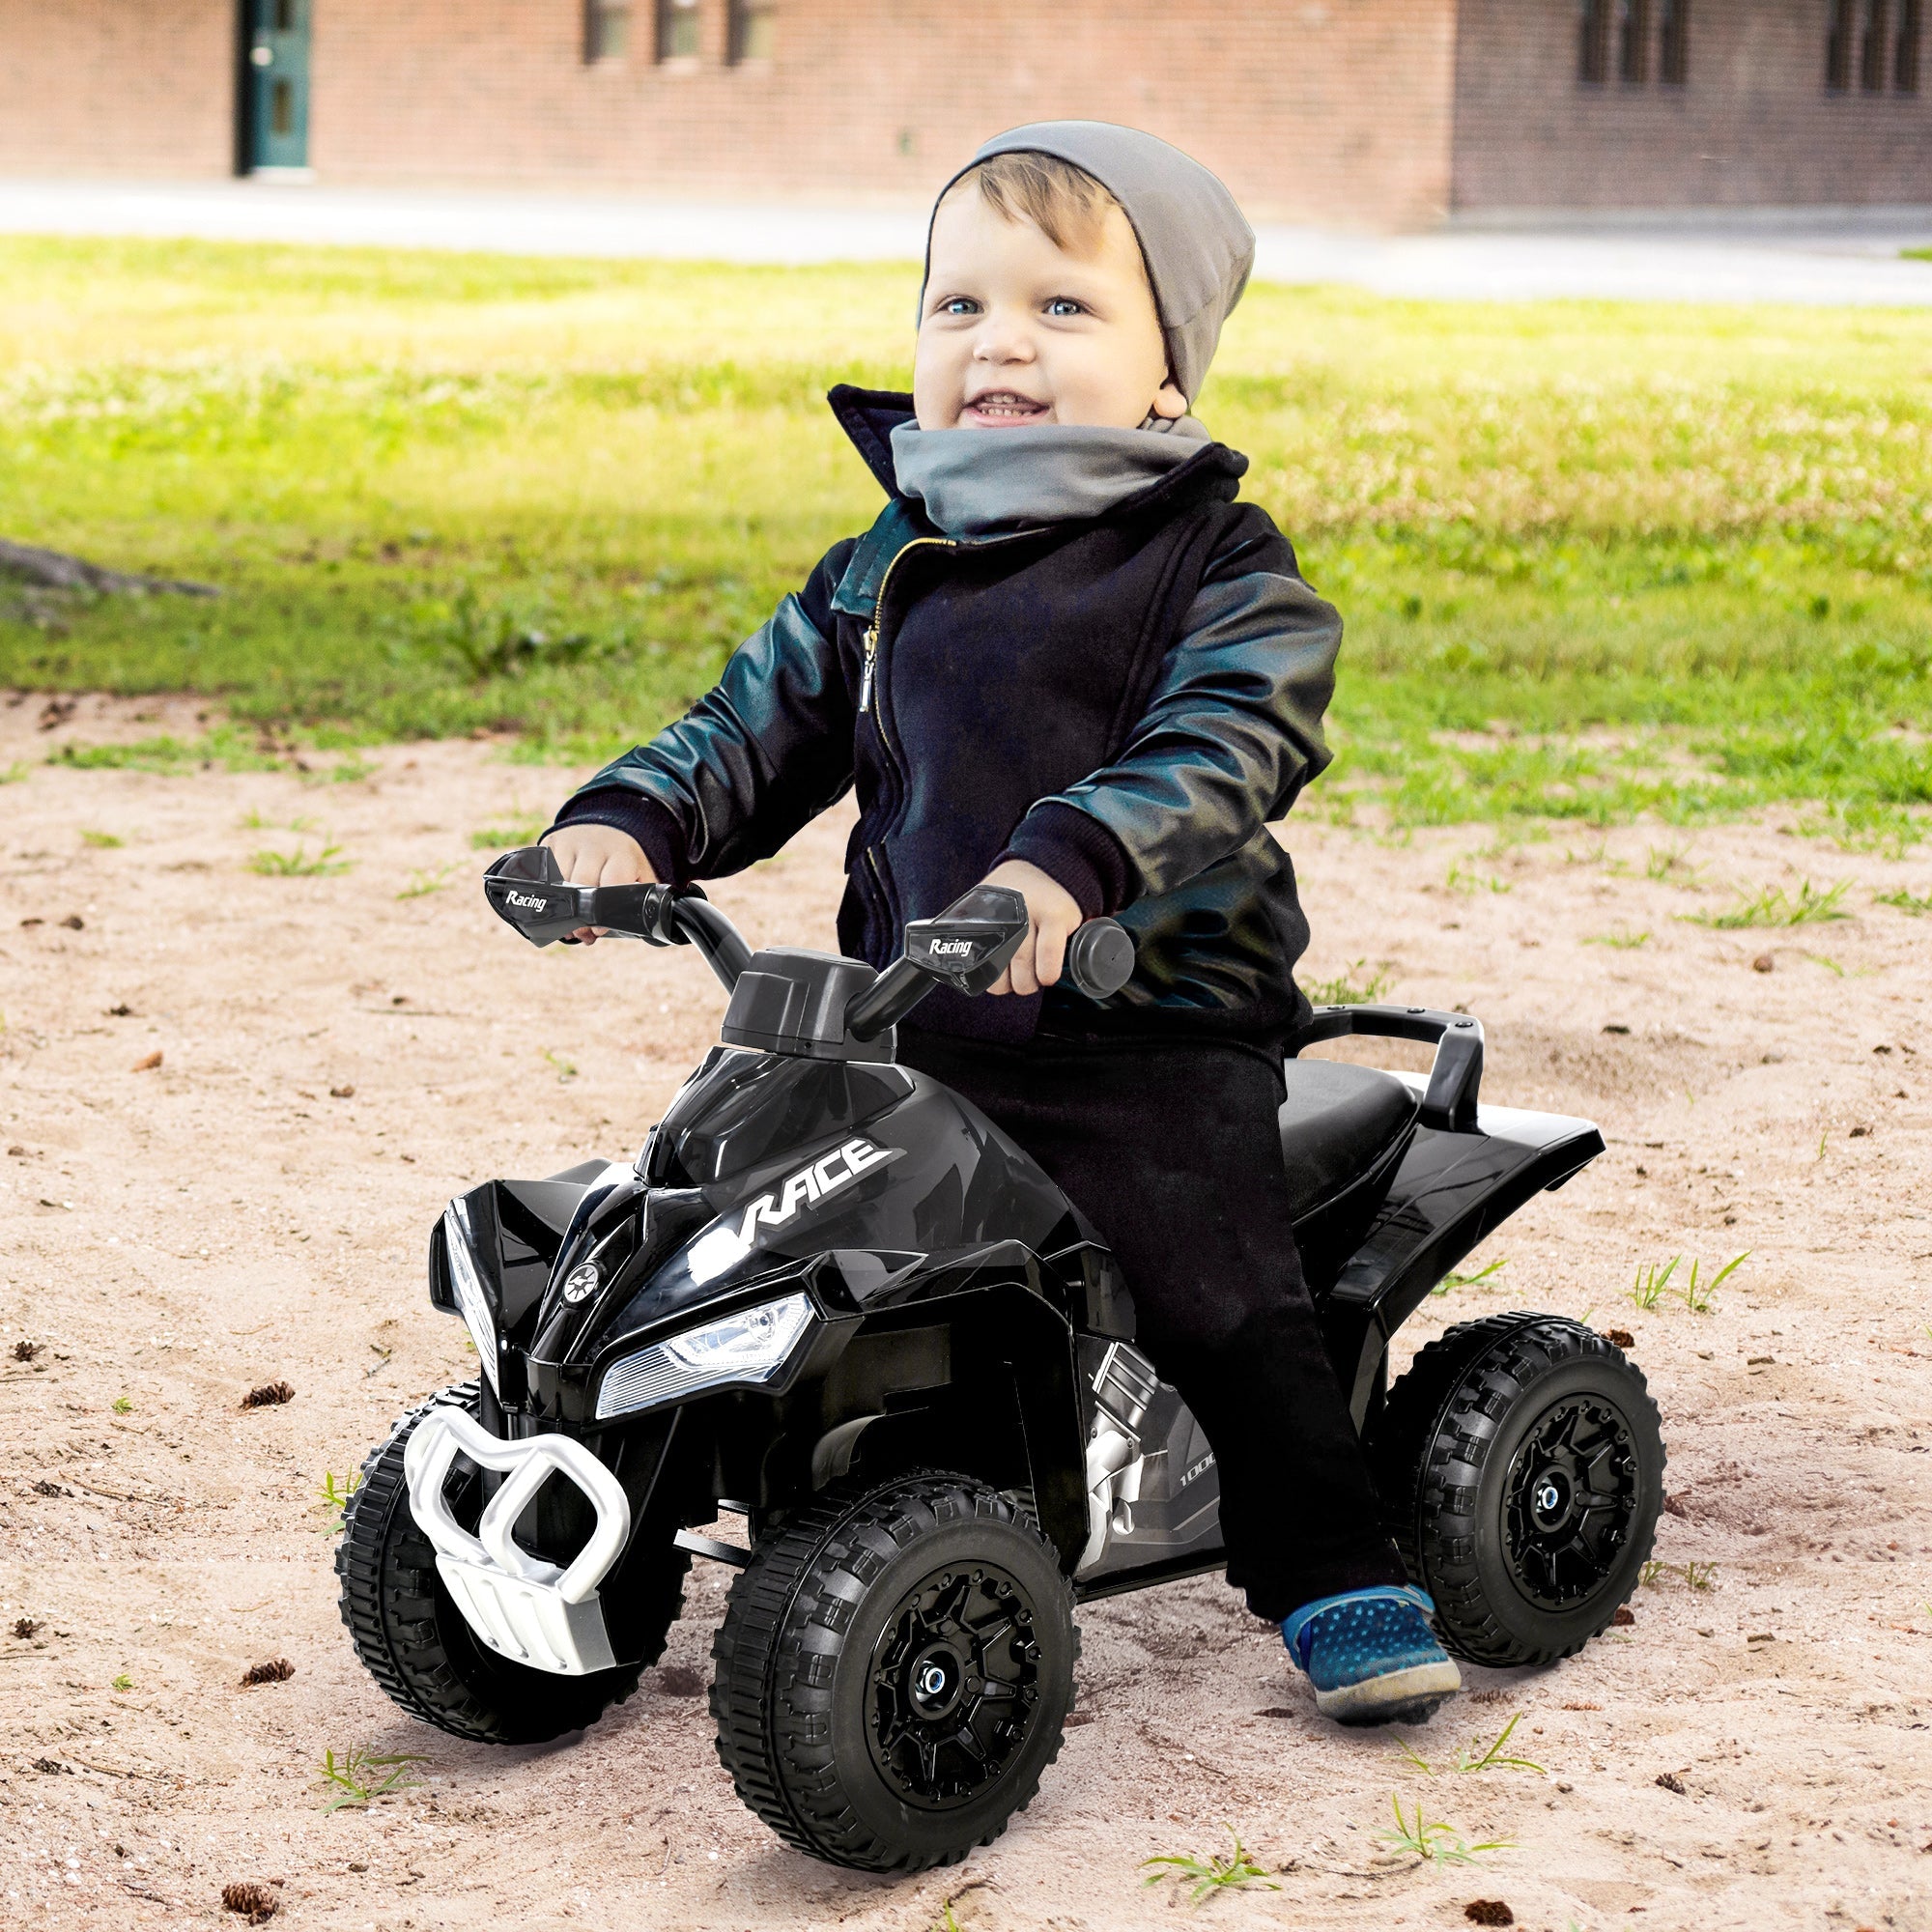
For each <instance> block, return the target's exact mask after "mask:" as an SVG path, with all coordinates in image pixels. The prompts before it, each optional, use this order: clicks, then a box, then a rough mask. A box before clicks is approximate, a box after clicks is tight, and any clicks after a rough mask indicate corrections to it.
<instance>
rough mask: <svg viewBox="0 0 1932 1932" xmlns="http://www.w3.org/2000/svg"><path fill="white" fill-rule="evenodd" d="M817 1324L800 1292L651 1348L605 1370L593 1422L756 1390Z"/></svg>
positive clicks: (771, 1376) (722, 1316) (744, 1310)
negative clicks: (704, 1392) (701, 1394)
mask: <svg viewBox="0 0 1932 1932" xmlns="http://www.w3.org/2000/svg"><path fill="white" fill-rule="evenodd" d="M816 1319H817V1318H816V1317H815V1316H814V1314H813V1313H812V1307H811V1297H810V1295H809V1294H807V1293H804V1292H803V1291H802V1290H801V1291H800V1292H799V1293H795V1294H787V1295H783V1296H781V1298H780V1299H778V1300H777V1301H761V1302H759V1303H758V1304H757V1305H756V1306H755V1307H753V1308H741V1309H739V1310H738V1311H737V1312H736V1313H735V1314H732V1315H721V1316H720V1317H719V1318H718V1319H717V1321H707V1322H705V1323H704V1324H703V1325H702V1326H701V1327H697V1328H687V1329H686V1330H685V1331H684V1333H683V1334H682V1335H673V1336H671V1337H670V1338H669V1339H668V1341H664V1342H655V1343H653V1344H652V1345H651V1346H650V1347H649V1348H648V1349H639V1350H638V1351H637V1353H636V1354H634V1355H626V1356H624V1357H623V1359H622V1360H621V1361H618V1362H615V1363H613V1364H612V1365H611V1367H610V1368H609V1369H607V1370H606V1371H605V1374H604V1382H603V1386H602V1387H601V1388H600V1389H599V1390H598V1391H597V1419H598V1420H599V1421H600V1422H602V1421H604V1420H606V1419H607V1418H608V1417H610V1416H613V1415H631V1414H635V1413H636V1412H637V1411H638V1410H639V1409H640V1408H655V1407H656V1406H658V1405H659V1404H660V1403H666V1402H674V1401H676V1400H678V1399H679V1398H680V1397H683V1396H688V1395H695V1394H696V1393H697V1392H698V1391H699V1390H700V1389H710V1388H725V1387H731V1386H737V1387H750V1388H758V1387H761V1386H762V1385H763V1384H765V1383H766V1382H769V1381H771V1380H772V1379H773V1378H775V1377H776V1376H777V1375H778V1374H779V1372H780V1371H781V1369H782V1368H783V1367H784V1366H785V1364H786V1363H787V1362H788V1361H790V1359H791V1357H792V1354H793V1352H794V1351H795V1350H796V1349H797V1347H798V1344H799V1340H800V1338H801V1337H802V1336H803V1335H804V1334H805V1332H806V1330H807V1329H808V1328H810V1326H811V1325H812V1323H813V1321H815V1320H816Z"/></svg>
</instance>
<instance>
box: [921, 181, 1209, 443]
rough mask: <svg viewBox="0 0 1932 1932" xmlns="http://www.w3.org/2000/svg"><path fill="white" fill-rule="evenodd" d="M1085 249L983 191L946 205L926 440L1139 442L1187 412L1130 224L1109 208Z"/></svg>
mask: <svg viewBox="0 0 1932 1932" xmlns="http://www.w3.org/2000/svg"><path fill="white" fill-rule="evenodd" d="M1081 240H1082V241H1087V242H1088V243H1089V245H1088V246H1087V247H1086V248H1085V249H1084V251H1082V252H1074V251H1072V250H1070V249H1066V248H1062V247H1059V246H1057V245H1056V244H1055V243H1054V241H1052V240H1051V239H1050V238H1049V237H1048V236H1046V235H1045V234H1043V233H1042V232H1041V231H1040V230H1039V229H1038V228H1037V227H1035V226H1034V224H1033V223H1032V222H1031V221H1024V220H1019V221H1012V220H1009V219H1008V218H1007V217H1006V216H1005V215H1004V214H1002V213H1000V212H999V210H998V209H996V208H994V207H993V206H992V205H991V204H990V203H989V202H988V201H987V200H986V199H985V197H984V196H983V195H981V194H980V193H979V192H978V191H977V190H976V189H975V188H974V186H973V185H972V184H971V183H970V182H968V183H965V184H962V186H961V188H960V189H959V190H956V191H955V192H953V193H952V194H949V195H948V196H947V197H946V199H945V200H944V201H943V202H941V203H940V205H939V211H938V213H937V214H936V215H935V217H934V219H933V224H932V250H931V255H930V269H929V271H928V273H927V276H926V285H925V298H924V302H923V307H922V310H921V316H920V327H919V344H918V347H917V349H916V350H915V352H914V356H913V378H912V392H913V408H914V411H915V412H916V413H917V415H918V417H919V426H920V428H921V429H1021V428H1027V427H1030V426H1034V425H1037V424H1040V423H1088V424H1098V425H1102V426H1105V427H1110V428H1114V429H1135V428H1138V427H1139V426H1140V424H1142V423H1143V422H1145V421H1146V420H1147V418H1148V415H1149V413H1150V412H1153V413H1155V414H1158V415H1162V416H1169V417H1174V416H1180V415H1184V414H1185V413H1186V412H1187V401H1186V398H1185V397H1183V396H1182V395H1181V393H1180V391H1179V389H1177V388H1176V387H1175V386H1174V384H1172V383H1171V382H1170V381H1169V380H1168V373H1167V346H1166V343H1165V341H1164V340H1163V338H1162V336H1161V329H1160V317H1159V315H1158V314H1157V312H1156V311H1155V308H1154V302H1153V291H1152V290H1151V288H1150V287H1149V286H1148V278H1147V270H1146V267H1145V266H1144V264H1143V263H1142V260H1141V250H1140V243H1139V242H1138V241H1135V239H1134V231H1133V228H1132V226H1131V225H1130V224H1129V222H1128V220H1127V217H1126V216H1125V215H1124V214H1123V213H1122V212H1121V211H1120V209H1119V208H1118V207H1114V206H1108V207H1107V208H1106V209H1105V210H1104V212H1103V213H1100V214H1099V215H1098V216H1097V217H1096V219H1095V221H1094V225H1093V228H1092V231H1091V233H1090V234H1089V235H1088V236H1085V237H1082V238H1081Z"/></svg>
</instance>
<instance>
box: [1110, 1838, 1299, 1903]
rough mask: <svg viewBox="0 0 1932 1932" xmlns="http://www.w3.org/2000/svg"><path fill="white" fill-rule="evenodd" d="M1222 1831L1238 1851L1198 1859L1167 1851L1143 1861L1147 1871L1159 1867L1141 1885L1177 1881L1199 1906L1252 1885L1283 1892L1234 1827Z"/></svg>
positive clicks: (1142, 1865)
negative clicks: (1149, 1868)
mask: <svg viewBox="0 0 1932 1932" xmlns="http://www.w3.org/2000/svg"><path fill="white" fill-rule="evenodd" d="M1222 1829H1223V1830H1224V1831H1225V1832H1226V1833H1227V1834H1228V1835H1229V1837H1231V1838H1232V1839H1234V1841H1235V1845H1234V1850H1233V1851H1231V1852H1226V1853H1221V1852H1216V1853H1213V1854H1211V1855H1210V1856H1209V1857H1208V1858H1205V1859H1203V1858H1198V1857H1196V1856H1195V1855H1194V1854H1193V1853H1192V1852H1166V1853H1162V1854H1161V1855H1160V1856H1159V1857H1157V1858H1151V1859H1143V1860H1142V1861H1141V1867H1142V1869H1143V1870H1146V1868H1147V1867H1148V1866H1149V1865H1152V1866H1154V1867H1155V1869H1154V1870H1152V1871H1151V1872H1148V1875H1147V1877H1146V1878H1144V1879H1143V1880H1142V1881H1141V1883H1142V1884H1143V1885H1144V1886H1145V1885H1159V1884H1160V1883H1161V1881H1162V1880H1163V1879H1170V1878H1171V1879H1175V1880H1177V1881H1179V1884H1180V1885H1182V1886H1183V1887H1185V1888H1186V1890H1187V1902H1188V1904H1190V1905H1199V1904H1201V1903H1202V1902H1203V1901H1204V1900H1207V1899H1209V1898H1215V1897H1218V1896H1219V1895H1220V1894H1221V1893H1222V1892H1224V1891H1239V1890H1243V1889H1246V1888H1247V1887H1249V1886H1257V1887H1259V1888H1260V1889H1262V1890H1263V1891H1279V1890H1280V1889H1281V1887H1280V1886H1278V1885H1277V1884H1276V1883H1275V1882H1274V1880H1273V1879H1272V1878H1271V1877H1270V1876H1269V1873H1268V1869H1267V1867H1266V1866H1265V1865H1261V1864H1257V1863H1256V1862H1255V1861H1254V1860H1253V1859H1252V1858H1251V1857H1249V1855H1248V1850H1247V1847H1246V1846H1245V1845H1243V1844H1242V1843H1241V1840H1240V1834H1239V1833H1237V1832H1236V1830H1235V1828H1234V1827H1233V1826H1232V1825H1226V1826H1223V1827H1222Z"/></svg>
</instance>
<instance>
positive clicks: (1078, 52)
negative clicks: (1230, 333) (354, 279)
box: [0, 0, 1932, 227]
mask: <svg viewBox="0 0 1932 1932" xmlns="http://www.w3.org/2000/svg"><path fill="white" fill-rule="evenodd" d="M312 3H313V15H314V30H313V45H312V60H311V71H312V82H313V92H312V98H311V103H310V113H309V128H310V149H309V156H310V159H311V161H312V162H313V164H314V166H315V168H316V171H317V173H318V174H319V175H320V176H321V177H322V178H323V179H324V180H333V181H343V182H362V183H370V184H374V183H379V182H394V183H402V182H418V183H438V182H469V183H476V184H479V185H480V184H486V183H490V184H508V183H526V184H529V185H547V186H561V185H572V184H578V185H595V186H603V187H610V188H613V189H628V190H633V191H645V192H652V191H656V192H664V193H670V194H694V193H697V194H702V193H710V194H720V195H755V196H773V195H776V196H786V195H799V196H817V197H826V198H850V197H854V196H862V197H879V198H882V199H890V200H894V201H902V202H912V201H918V200H920V199H923V197H924V196H925V195H926V194H928V193H929V192H930V191H931V189H932V188H933V186H934V185H936V183H937V182H938V181H939V179H940V178H941V177H942V176H943V175H944V173H946V172H947V171H948V170H949V169H951V168H952V166H954V165H955V164H956V163H957V162H958V161H959V159H960V158H961V157H963V156H965V155H966V154H968V153H970V152H971V150H972V148H973V147H974V146H975V145H976V144H977V143H978V142H979V141H980V139H981V138H982V137H983V136H984V135H986V134H988V133H990V132H992V131H994V130H996V129H998V128H1004V127H1009V126H1011V125H1012V124H1014V123H1015V122H1018V121H1023V120H1033V119H1045V118H1049V117H1055V116H1061V115H1086V116H1094V117H1097V118H1101V119H1107V120H1117V121H1124V122H1128V123H1131V124H1133V125H1135V126H1137V127H1143V128H1151V129H1152V130H1153V131H1155V132H1156V133H1160V134H1165V135H1166V136H1167V137H1168V138H1169V139H1171V140H1174V141H1176V142H1178V143H1179V145H1180V146H1182V147H1184V148H1186V149H1187V150H1188V151H1189V152H1190V153H1192V154H1195V155H1198V156H1200V157H1201V159H1203V160H1204V161H1206V162H1207V163H1208V165H1209V166H1210V167H1212V168H1214V169H1215V170H1216V171H1217V172H1218V173H1219V174H1221V175H1222V176H1223V178H1224V179H1225V180H1226V181H1227V182H1228V183H1229V185H1231V186H1232V187H1233V188H1234V189H1235V191H1236V194H1237V195H1238V196H1239V197H1240V198H1241V200H1242V202H1243V204H1244V205H1245V206H1246V207H1247V208H1248V210H1249V212H1250V213H1252V214H1254V215H1255V216H1256V217H1257V218H1263V219H1265V218H1270V217H1274V218H1295V217H1303V218H1314V219H1317V220H1327V221H1338V222H1354V221H1361V222H1368V223H1371V224H1374V225H1378V226H1390V227H1414V226H1425V225H1427V224H1429V223H1431V222H1433V221H1434V220H1435V219H1437V218H1439V216H1440V215H1441V214H1442V213H1444V212H1445V211H1446V210H1447V209H1448V208H1450V207H1452V206H1453V207H1456V208H1462V209H1470V210H1479V209H1494V208H1560V207H1583V208H1588V207H1610V206H1637V207H1655V206H1668V205H1690V206H1696V205H1712V204H1726V203H1728V204H1749V203H1772V204H1791V203H1814V204H1815V203H1821V202H1822V203H1831V202H1885V201H1911V202H1917V201H1925V200H1932V45H1928V46H1927V48H1926V49H1925V50H1924V51H1923V53H1922V55H1921V61H1922V65H1923V69H1924V71H1923V73H1922V75H1921V84H1920V90H1919V92H1918V93H1917V94H1912V93H1906V92H1901V91H1899V90H1897V89H1896V88H1893V87H1891V86H1889V85H1888V87H1887V88H1886V89H1885V90H1883V91H1881V92H1879V93H1869V92H1866V91H1865V90H1864V89H1863V88H1861V86H1860V84H1859V76H1857V75H1856V74H1854V76H1853V78H1852V84H1851V86H1850V87H1849V88H1848V89H1847V90H1845V91H1844V92H1841V93H1836V94H1833V93H1831V92H1829V91H1828V90H1827V88H1826V85H1825V42H1826V34H1827V22H1828V16H1829V14H1830V12H1831V9H1832V5H1833V0H1688V4H1689V6H1690V14H1689V18H1690V43H1689V44H1690V71H1689V75H1688V79H1687V81H1686V84H1685V85H1683V86H1681V87H1672V86H1664V85H1662V84H1661V83H1660V81H1659V79H1658V77H1657V74H1656V67H1657V55H1656V46H1655V43H1656V39H1657V35H1658V32H1659V30H1660V27H1661V22H1662V16H1663V14H1665V12H1666V11H1667V10H1668V8H1669V7H1670V6H1671V5H1672V4H1673V0H1601V4H1602V11H1603V13H1604V15H1605V18H1606V19H1608V20H1611V21H1614V19H1615V18H1616V17H1617V16H1618V15H1619V14H1621V13H1622V11H1623V9H1624V6H1625V5H1626V4H1630V5H1634V6H1635V7H1636V8H1637V9H1638V10H1639V11H1640V12H1642V13H1644V14H1646V15H1647V16H1648V17H1649V19H1650V21H1651V26H1652V33H1651V39H1652V55H1651V77H1650V78H1649V79H1648V80H1647V81H1646V82H1645V83H1644V84H1642V85H1639V86H1632V85H1626V84H1624V83H1622V82H1621V81H1620V80H1619V79H1618V78H1617V77H1616V73H1615V67H1614V49H1612V65H1611V71H1610V75H1609V78H1608V79H1607V80H1606V81H1605V83H1604V84H1603V85H1601V86H1592V87H1586V86H1582V85H1579V83H1578V77H1577V52H1578V45H1577V41H1578V30H1577V22H1578V16H1579V12H1580V11H1581V7H1582V0H1164V4H1162V0H981V4H980V6H979V7H977V8H976V9H974V10H973V11H972V12H970V13H968V12H966V11H964V10H962V9H961V8H959V7H958V6H957V5H956V4H955V0H777V11H776V15H775V40H774V51H773V57H772V58H771V59H770V60H768V61H758V62H752V63H746V64H740V65H732V64H730V63H729V62H728V61H727V59H726V46H725V41H726V5H727V0H698V4H697V24H698V39H699V51H698V53H697V55H696V58H694V59H691V60H685V61H678V62H673V63H660V62H657V61H654V60H653V59H652V57H651V50H652V41H653V33H652V25H653V17H654V16H653V9H652V7H651V6H650V5H649V4H647V0H632V5H631V18H632V25H631V36H630V38H631V47H630V51H629V52H628V54H627V55H626V56H625V57H623V58H621V59H615V60H611V61H604V62H597V63H592V64H586V62H585V60H584V31H585V0H312ZM1675 4H1684V0H1675ZM1903 9H1904V0H1891V4H1890V6H1889V17H1890V18H1891V19H1892V21H1893V22H1896V21H1897V20H1898V19H1899V18H1900V17H1902V14H1903ZM1850 11H1851V12H1852V13H1853V14H1860V15H1861V14H1863V12H1864V9H1863V8H1862V7H1855V8H1853V9H1851V10H1850ZM1922 11H1923V13H1924V14H1925V15H1926V32H1927V36H1928V40H1932V0H1926V4H1925V5H1924V7H1923V10H1922ZM237 14H238V0H0V173H55V174H76V175H86V174H114V173H125V174H148V175H175V176H180V175H219V174H225V173H227V172H229V171H230V170H231V168H232V167H233V166H234V161H235V156H236V153H237V146H238V142H237V127H236V116H237V111H238V109H237V88H236V79H237V66H238V53H237V42H238V29H237ZM1611 31H1612V32H1613V31H1614V30H1613V28H1612V29H1611Z"/></svg>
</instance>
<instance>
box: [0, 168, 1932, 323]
mask: <svg viewBox="0 0 1932 1932" xmlns="http://www.w3.org/2000/svg"><path fill="white" fill-rule="evenodd" d="M0 233H14V234H38V235H145V236H200V237H205V238H208V239H211V240H217V241H308V242H345V243H346V242H372V243H383V244H388V245H391V246H399V247H413V248H463V249H483V250H491V251H500V252H503V253H509V254H530V255H593V256H611V257H638V258H645V257H656V258H661V259H666V260H683V261H692V260H701V261H719V260H724V261H733V262H826V261H903V260H909V259H914V258H916V257H917V256H918V255H919V254H920V252H921V250H922V246H923V239H924V216H923V211H921V210H917V209H905V208H880V207H870V208H838V207H824V206H820V207H811V206H773V205H771V204H755V205H754V204H739V203H731V202H698V201H670V200H647V199H643V198H640V197H629V196H619V195H605V194H589V193H583V194H562V193H546V194H539V193H523V194H511V193H501V192H488V193H486V192H466V191H462V190H448V191H440V192H439V191H428V190H422V189H394V190H391V189H378V188H344V187H334V186H322V185H315V184H298V183H283V182H265V181H260V180H256V181H234V182H219V181H214V182H194V183H168V182H72V181H17V180H16V181H4V180H0ZM1260 239H1261V247H1260V256H1259V261H1258V264H1257V273H1258V275H1259V276H1260V277H1262V278H1263V279H1265V280H1269V281H1277V282H1303V283H1306V282H1337V283H1343V284H1347V285H1350V286H1353V287H1356V288H1364V289H1372V290H1375V291H1377V292H1378V293H1380V294H1383V295H1401V296H1438V297H1446V298H1455V299H1471V300H1474V299H1492V298H1500V299H1528V298H1543V297H1553V296H1584V297H1588V296H1595V297H1605V298H1624V299H1651V300H1665V301H1725V302H1731V301H1739V302H1742V301H1788V302H1823V303H1850V304H1856V303H1864V304H1881V305H1913V306H1919V305H1927V304H1932V262H1911V261H1905V260H1902V259H1901V258H1900V254H1899V251H1900V249H1902V248H1905V247H1913V246H1918V247H1924V246H1932V207H1925V208H1909V209H1868V210H1857V211H1844V210H1837V211H1833V210H1785V211H1748V212H1741V213H1731V214H1720V213H1710V214H1688V215H1652V216H1642V215H1631V216H1607V217H1601V218H1594V219H1584V218H1577V217H1573V218H1568V219H1557V218H1550V219H1548V220H1541V221H1519V222H1513V223H1480V224H1479V223H1477V222H1473V221H1465V222H1459V223H1457V224H1456V225H1454V226H1452V227H1450V228H1447V229H1444V230H1441V231H1439V232H1437V233H1435V234H1432V235H1411V236H1396V237H1374V236H1362V235H1348V234H1342V233H1333V232H1328V231H1324V230H1321V229H1316V228H1297V227H1278V226H1276V227H1265V228H1264V229H1263V230H1262V231H1261V238H1260Z"/></svg>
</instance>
